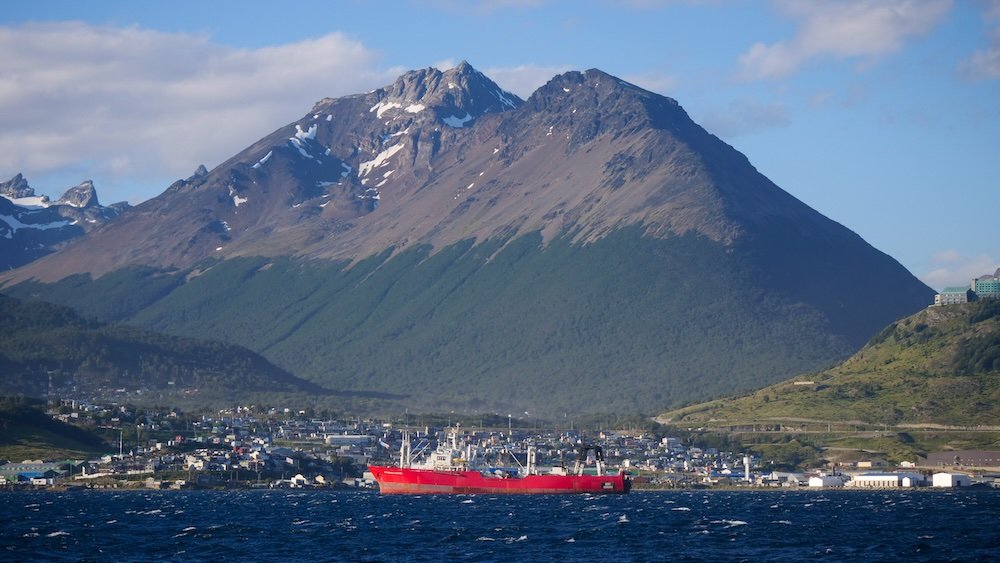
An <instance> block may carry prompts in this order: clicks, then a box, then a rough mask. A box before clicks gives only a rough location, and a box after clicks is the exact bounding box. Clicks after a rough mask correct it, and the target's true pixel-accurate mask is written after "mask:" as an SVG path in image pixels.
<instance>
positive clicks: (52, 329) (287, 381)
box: [0, 295, 324, 402]
mask: <svg viewBox="0 0 1000 563" xmlns="http://www.w3.org/2000/svg"><path fill="white" fill-rule="evenodd" d="M260 392H268V393H281V392H300V393H312V394H316V393H323V392H324V390H323V389H321V388H319V387H317V386H316V385H314V384H311V383H309V382H306V381H302V380H300V379H298V378H296V377H294V376H292V375H290V374H288V373H287V372H285V371H283V370H281V369H279V368H277V367H275V366H274V365H272V364H270V363H269V362H268V361H267V360H265V359H264V358H261V357H260V356H258V355H257V354H254V353H253V352H250V351H249V350H245V349H243V348H240V347H238V346H234V345H232V344H225V343H221V342H212V341H204V340H195V339H191V338H180V337H176V336H167V335H162V334H156V333H153V332H150V331H148V330H143V329H138V328H135V327H129V326H117V325H107V324H104V323H100V322H96V321H91V320H87V319H84V318H81V317H80V316H79V315H77V314H76V313H75V312H73V310H72V309H69V308H67V307H62V306H59V305H51V304H48V303H41V302H31V303H22V302H20V301H18V300H16V299H13V298H10V297H7V296H4V295H0V395H11V396H13V395H22V396H27V397H45V396H48V395H49V394H50V393H57V394H58V395H59V396H65V395H71V396H74V397H95V398H98V399H102V400H111V399H112V398H120V397H123V396H128V397H130V398H133V399H134V400H136V401H137V402H142V397H141V396H142V395H148V396H149V397H150V399H151V400H155V399H157V398H159V399H160V400H171V398H172V399H173V400H177V398H178V397H188V398H190V397H192V396H194V397H209V398H215V397H220V396H224V397H230V398H232V400H237V399H238V398H239V397H241V396H245V395H247V394H248V393H260Z"/></svg>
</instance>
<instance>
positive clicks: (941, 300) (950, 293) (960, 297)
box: [934, 287, 976, 305]
mask: <svg viewBox="0 0 1000 563" xmlns="http://www.w3.org/2000/svg"><path fill="white" fill-rule="evenodd" d="M975 300H976V292H974V291H972V289H971V288H968V287H946V288H944V289H942V290H941V293H938V294H937V295H935V296H934V304H935V305H957V304H958V303H968V302H969V301H975Z"/></svg>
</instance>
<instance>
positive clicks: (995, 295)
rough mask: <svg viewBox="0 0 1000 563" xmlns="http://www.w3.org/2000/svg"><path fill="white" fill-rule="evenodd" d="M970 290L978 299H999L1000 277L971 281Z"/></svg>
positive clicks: (985, 277)
mask: <svg viewBox="0 0 1000 563" xmlns="http://www.w3.org/2000/svg"><path fill="white" fill-rule="evenodd" d="M998 273H1000V272H998ZM971 289H972V291H973V292H975V294H976V296H977V297H978V298H980V299H1000V275H997V274H994V275H992V276H983V277H981V278H977V279H973V280H972V288H971Z"/></svg>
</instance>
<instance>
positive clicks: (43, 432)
mask: <svg viewBox="0 0 1000 563" xmlns="http://www.w3.org/2000/svg"><path fill="white" fill-rule="evenodd" d="M43 406H44V405H43V404H42V403H40V402H36V401H31V400H25V399H4V398H0V459H6V460H9V461H14V462H19V461H22V460H25V459H82V458H87V457H90V456H91V455H93V454H95V453H101V452H105V451H108V449H109V448H108V447H107V445H106V444H105V443H104V441H103V440H101V438H99V437H98V436H95V435H93V434H91V433H89V432H87V431H85V430H83V429H80V428H77V427H75V426H72V425H69V424H65V423H62V422H59V421H57V420H53V419H51V418H49V417H48V416H47V415H46V414H45V413H43V412H42V410H41V409H42V407H43Z"/></svg>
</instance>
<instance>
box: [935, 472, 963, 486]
mask: <svg viewBox="0 0 1000 563" xmlns="http://www.w3.org/2000/svg"><path fill="white" fill-rule="evenodd" d="M931 484H932V485H933V486H935V487H968V486H969V485H970V484H971V482H970V481H969V476H968V475H965V474H964V473H935V474H934V476H933V477H932V478H931Z"/></svg>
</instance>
